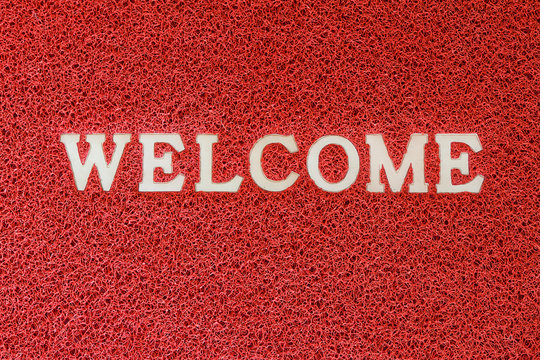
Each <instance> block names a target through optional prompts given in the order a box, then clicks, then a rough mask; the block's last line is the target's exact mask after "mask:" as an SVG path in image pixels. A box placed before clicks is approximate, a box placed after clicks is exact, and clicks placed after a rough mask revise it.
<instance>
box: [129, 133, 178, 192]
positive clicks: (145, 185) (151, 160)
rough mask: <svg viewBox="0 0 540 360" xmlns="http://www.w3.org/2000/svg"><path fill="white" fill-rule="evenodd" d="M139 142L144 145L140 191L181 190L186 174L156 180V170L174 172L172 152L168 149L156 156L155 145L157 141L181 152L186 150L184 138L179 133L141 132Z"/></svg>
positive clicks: (166, 172)
mask: <svg viewBox="0 0 540 360" xmlns="http://www.w3.org/2000/svg"><path fill="white" fill-rule="evenodd" d="M139 142H140V143H141V144H142V145H143V174H142V175H143V176H142V181H141V183H140V184H139V191H144V192H147V191H180V190H182V185H183V184H184V175H181V174H179V175H178V176H177V177H175V178H174V179H172V180H171V181H168V182H161V183H160V182H155V181H154V170H155V169H157V168H162V169H163V172H164V173H165V174H172V152H170V151H168V152H165V153H164V154H163V156H162V157H159V158H156V157H155V154H154V146H155V144H156V143H164V144H169V145H171V146H172V147H173V148H174V150H176V151H178V152H181V151H183V150H184V144H183V143H182V138H181V137H180V135H178V134H141V135H139Z"/></svg>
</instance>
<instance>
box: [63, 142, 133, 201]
mask: <svg viewBox="0 0 540 360" xmlns="http://www.w3.org/2000/svg"><path fill="white" fill-rule="evenodd" d="M130 139H131V135H130V134H114V135H113V142H114V144H115V148H114V153H113V156H112V159H111V162H110V163H109V164H107V161H106V160H105V154H103V143H104V142H105V134H92V135H86V141H87V142H88V143H89V144H90V149H89V151H88V155H87V156H86V160H85V162H84V164H83V163H82V161H81V158H80V156H79V149H78V147H77V143H78V142H79V140H80V135H79V134H62V135H61V136H60V142H62V143H63V144H64V146H65V147H66V152H67V155H68V158H69V161H70V162H71V169H72V171H73V177H74V178H75V185H76V186H77V189H78V190H81V191H82V190H84V189H85V188H86V184H87V183H88V177H89V176H90V173H91V172H92V168H93V167H94V165H95V166H96V168H97V171H98V174H99V179H100V181H101V187H102V188H103V190H104V191H109V190H110V189H111V185H112V183H113V180H114V176H115V175H116V170H117V169H118V164H119V163H120V159H121V158H122V154H123V153H124V148H125V147H126V144H127V143H129V140H130Z"/></svg>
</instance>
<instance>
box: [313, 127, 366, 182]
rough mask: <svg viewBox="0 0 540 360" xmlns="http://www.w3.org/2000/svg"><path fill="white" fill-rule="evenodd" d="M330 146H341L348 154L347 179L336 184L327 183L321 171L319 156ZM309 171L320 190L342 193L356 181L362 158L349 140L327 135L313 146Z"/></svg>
mask: <svg viewBox="0 0 540 360" xmlns="http://www.w3.org/2000/svg"><path fill="white" fill-rule="evenodd" d="M328 145H338V146H341V147H342V148H343V150H345V153H346V154H347V160H348V164H349V169H348V170H347V174H346V175H345V177H344V178H343V179H342V180H341V181H339V182H336V183H331V182H328V181H326V180H325V179H324V178H323V176H322V174H321V170H320V169H319V155H320V154H321V151H322V149H324V148H325V147H326V146H328ZM307 169H308V173H309V176H310V177H311V179H312V180H313V182H315V185H317V186H318V187H319V188H321V189H322V190H324V191H328V192H340V191H343V190H345V189H347V188H349V187H350V186H351V185H352V184H354V182H355V181H356V177H357V176H358V171H359V170H360V158H359V157H358V151H356V148H355V147H354V145H353V144H352V143H351V142H350V141H349V140H347V139H345V138H344V137H342V136H337V135H327V136H323V137H321V138H320V139H318V140H317V141H315V142H314V143H313V145H311V148H310V149H309V152H308V157H307Z"/></svg>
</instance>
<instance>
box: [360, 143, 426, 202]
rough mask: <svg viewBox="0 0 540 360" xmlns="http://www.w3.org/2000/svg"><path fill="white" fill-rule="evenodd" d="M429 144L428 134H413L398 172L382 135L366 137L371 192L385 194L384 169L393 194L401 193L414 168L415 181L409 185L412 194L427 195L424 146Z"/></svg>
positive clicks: (368, 188)
mask: <svg viewBox="0 0 540 360" xmlns="http://www.w3.org/2000/svg"><path fill="white" fill-rule="evenodd" d="M427 142H428V136H427V135H426V134H412V135H411V138H410V139H409V143H408V144H407V151H406V152H405V155H404V156H403V160H402V161H401V166H400V167H399V169H398V170H397V171H396V169H395V167H394V163H393V162H392V159H390V157H389V156H388V150H387V149H386V145H385V144H384V140H383V137H382V135H381V134H373V135H366V144H368V145H369V161H370V176H369V178H370V183H369V184H367V187H366V188H367V191H369V192H384V184H382V183H381V170H382V168H383V167H384V170H385V171H386V178H387V179H388V183H389V184H390V189H392V191H393V192H398V191H401V187H402V186H403V183H404V182H405V177H406V176H407V172H408V171H409V168H411V167H412V174H413V181H412V183H411V184H410V185H409V192H411V193H425V192H427V191H428V185H427V184H426V182H425V177H424V145H426V144H427Z"/></svg>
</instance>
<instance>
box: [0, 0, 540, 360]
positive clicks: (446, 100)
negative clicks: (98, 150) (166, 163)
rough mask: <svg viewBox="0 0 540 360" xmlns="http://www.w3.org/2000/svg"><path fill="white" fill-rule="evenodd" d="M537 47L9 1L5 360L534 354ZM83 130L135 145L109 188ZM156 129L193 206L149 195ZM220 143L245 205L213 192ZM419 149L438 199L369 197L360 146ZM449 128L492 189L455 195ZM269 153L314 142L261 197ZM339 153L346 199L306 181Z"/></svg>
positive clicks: (299, 12)
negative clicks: (331, 139) (318, 153)
mask: <svg viewBox="0 0 540 360" xmlns="http://www.w3.org/2000/svg"><path fill="white" fill-rule="evenodd" d="M538 27H539V23H538V6H537V4H535V2H534V1H516V2H495V1H489V2H476V1H473V2H463V3H462V4H461V5H459V6H458V5H455V4H452V2H447V3H440V2H438V1H427V2H409V3H405V2H389V3H387V2H370V3H369V4H357V5H352V4H347V3H345V2H337V1H321V2H311V3H306V4H301V3H298V2H276V3H274V4H273V5H269V4H266V2H264V1H261V2H249V4H246V3H240V2H238V3H235V2H221V4H216V3H215V2H212V1H203V2H198V3H191V2H182V3H178V4H173V3H164V2H161V1H151V2H139V1H123V2H109V1H96V2H88V3H85V4H83V3H74V2H70V1H50V2H49V1H42V2H39V1H34V2H30V1H28V2H25V1H5V0H2V1H1V4H0V32H1V35H0V36H1V38H0V116H1V123H0V129H1V134H0V136H1V138H2V141H1V148H0V163H1V169H2V170H1V172H0V181H1V190H0V196H1V202H0V230H1V231H0V356H1V357H2V358H21V359H23V358H75V357H86V358H106V357H112V358H117V357H130V358H151V357H153V358H156V357H158V358H159V357H183V358H223V359H235V358H260V359H278V358H343V359H348V358H365V359H412V358H446V359H452V358H453V359H462V358H473V357H475V358H490V359H498V358H501V359H533V358H535V355H536V356H537V355H538V353H539V351H540V348H539V346H540V342H539V339H538V334H539V325H540V320H539V319H540V311H539V305H538V304H539V301H540V297H539V285H540V283H539V280H540V275H539V243H538V231H539V226H538V223H539V217H538V210H539V207H538V201H539V199H538V195H539V185H538V175H539V166H538V164H539V159H538V155H539V145H538V144H539V129H540V126H539V119H538V115H539V112H538V103H539V101H538V100H539V96H538V89H539V76H540V74H539V71H538V69H539V65H540V64H539V51H538V45H539V41H538V40H539V28H538ZM63 132H77V133H83V134H85V133H93V132H105V133H107V134H108V135H109V137H110V135H111V134H112V133H115V132H129V133H132V134H134V137H133V141H132V143H131V144H129V145H128V147H127V148H126V152H125V154H124V158H123V160H122V163H121V167H120V169H119V171H118V174H117V176H116V179H115V182H114V184H113V187H112V190H111V192H110V193H105V192H103V191H101V188H100V186H99V184H98V178H97V175H96V174H95V173H94V174H93V175H92V176H91V179H90V181H89V186H88V188H87V190H86V191H85V192H78V191H77V190H76V189H75V185H74V181H73V178H72V174H71V170H70V168H69V162H68V160H67V156H66V154H65V150H64V148H63V145H62V144H61V143H60V141H59V135H60V134H61V133H63ZM141 132H178V133H180V134H181V135H182V138H183V140H184V143H185V145H186V151H184V152H182V153H180V154H178V155H177V156H175V157H174V167H175V171H177V172H182V173H184V174H186V183H185V186H184V190H183V191H182V192H181V193H176V194H170V193H169V194H141V193H139V192H138V191H137V186H138V185H137V184H138V182H139V181H140V178H141V163H140V161H141V148H140V145H139V144H138V143H137V137H136V135H137V134H139V133H141ZM203 132H208V133H216V134H219V136H220V144H219V145H217V146H216V147H215V151H216V155H215V178H216V179H217V180H228V179H230V178H231V177H232V176H233V175H234V174H240V175H242V176H244V177H245V180H244V183H243V184H242V186H241V188H240V192H239V193H237V194H204V193H195V192H194V183H195V182H196V181H198V146H197V144H196V143H195V136H196V134H198V133H203ZM413 132H423V133H428V134H429V136H430V144H429V146H427V148H426V157H427V164H426V172H427V181H428V183H429V184H430V192H429V194H420V195H419V194H408V193H406V192H405V193H400V194H391V193H388V192H387V193H386V194H369V193H367V192H366V191H365V184H366V182H367V179H368V160H369V159H368V148H367V145H365V144H364V136H365V134H366V133H382V134H384V136H385V140H386V142H387V143H388V144H389V145H388V146H389V151H390V154H391V155H393V156H395V159H397V158H399V157H400V156H401V153H402V150H403V148H404V146H405V144H406V142H407V140H408V137H409V134H411V133H413ZM438 132H441V133H443V132H466V133H469V132H476V133H478V135H479V137H480V139H481V141H482V145H483V146H484V150H483V151H482V152H481V153H478V154H475V155H472V156H471V163H472V168H473V170H472V172H471V175H476V174H478V173H480V174H483V175H484V176H485V182H484V186H483V189H482V192H481V193H480V194H478V195H470V194H460V195H438V194H436V193H435V183H436V182H437V180H438V155H437V151H438V150H437V146H436V144H435V143H434V134H435V133H438ZM271 133H281V134H294V135H295V137H296V140H297V142H298V145H299V147H300V152H299V153H298V154H295V155H290V154H287V153H286V152H285V150H283V149H282V148H280V147H273V148H271V149H269V151H268V152H267V153H266V160H265V162H266V164H267V165H266V166H267V169H268V170H267V172H268V173H270V174H272V176H274V177H275V178H279V177H280V176H282V175H285V174H286V173H287V172H288V171H289V170H294V171H297V172H299V173H300V174H301V178H300V179H299V180H298V182H297V183H296V184H295V185H294V186H293V187H292V188H290V189H289V190H287V191H285V192H282V193H267V192H264V191H262V190H260V189H259V188H258V187H257V186H256V185H255V184H254V183H253V181H252V180H251V179H250V178H249V167H248V166H249V165H248V154H249V149H250V148H251V146H252V144H253V143H254V142H255V141H256V139H258V138H259V137H261V136H263V135H266V134H271ZM327 134H338V135H343V136H346V137H347V138H349V139H350V140H351V141H353V142H354V143H355V144H356V146H357V148H358V150H359V153H360V157H361V159H360V160H361V164H362V169H361V172H360V175H359V178H358V181H357V182H356V183H355V185H354V186H353V187H351V188H350V189H349V190H347V191H345V192H343V193H341V194H330V193H325V192H323V191H321V190H319V189H318V188H317V187H316V186H315V185H314V184H313V182H312V181H311V180H310V179H309V177H308V175H307V170H306V167H305V157H306V154H307V151H308V149H309V146H310V145H311V144H312V143H313V142H314V141H315V140H316V139H317V138H319V137H320V136H322V135H327ZM109 141H110V140H109ZM110 150H111V149H110V144H109V146H108V151H109V153H110ZM162 150H163V149H162ZM340 156H341V153H340V151H337V150H336V149H327V150H326V151H325V152H324V153H323V156H322V158H323V160H322V165H321V167H322V168H323V170H324V172H325V173H326V175H327V176H329V177H331V178H333V179H338V178H339V176H340V175H342V174H343V172H344V170H345V169H346V162H345V161H344V160H343V159H341V158H340ZM334 163H336V164H335V165H334ZM283 164H286V165H287V167H288V168H284V167H283ZM409 176H410V175H409ZM468 179H470V177H464V176H456V179H455V180H456V181H467V180H468ZM387 190H388V186H387Z"/></svg>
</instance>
